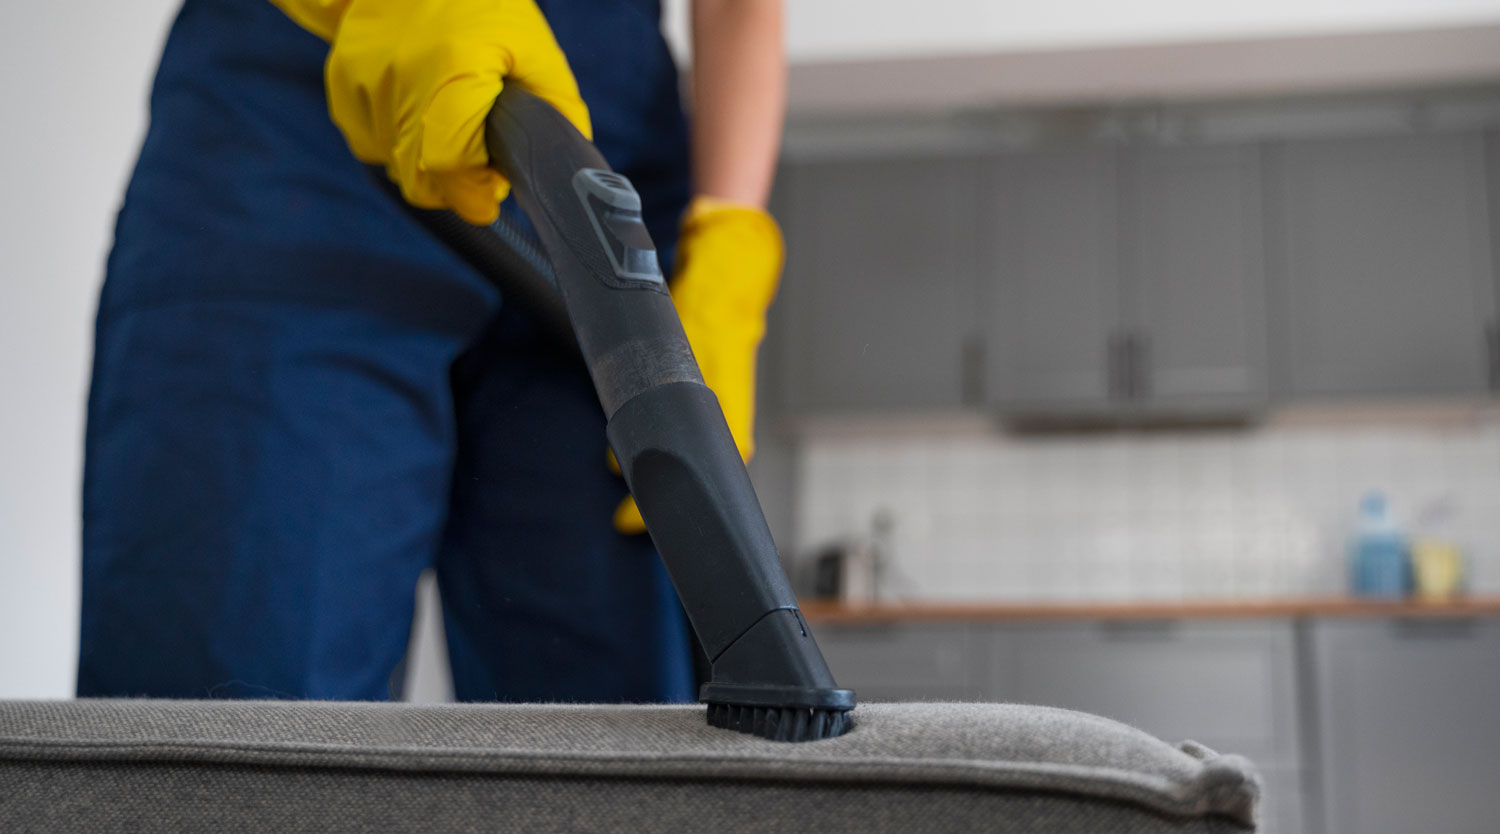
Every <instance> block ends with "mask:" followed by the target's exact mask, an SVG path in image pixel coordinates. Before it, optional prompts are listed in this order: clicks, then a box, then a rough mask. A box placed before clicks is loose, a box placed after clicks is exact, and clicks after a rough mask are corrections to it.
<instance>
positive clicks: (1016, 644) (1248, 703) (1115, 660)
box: [988, 620, 1304, 834]
mask: <svg viewBox="0 0 1500 834" xmlns="http://www.w3.org/2000/svg"><path fill="white" fill-rule="evenodd" d="M1000 642H1001V645H1000V646H999V647H998V657H999V658H1000V659H1002V662H997V663H994V664H992V665H991V668H990V674H991V682H990V686H989V687H988V691H989V692H990V693H992V695H991V697H993V698H996V699H998V700H1006V701H1016V702H1022V703H1032V704H1046V705H1048V706H1057V707H1064V708H1067V709H1074V710H1079V711H1082V712H1090V713H1094V714H1096V715H1102V716H1105V717H1106V718H1113V719H1115V720H1116V721H1120V722H1123V723H1126V724H1130V725H1132V726H1135V727H1139V728H1141V729H1143V730H1145V731H1146V732H1148V733H1151V734H1152V735H1155V736H1157V737H1158V738H1162V739H1164V740H1166V741H1169V742H1178V741H1183V740H1188V739H1191V740H1193V741H1197V742H1200V743H1202V744H1205V745H1207V746H1208V747H1210V748H1213V749H1214V750H1217V751H1219V752H1222V753H1237V754H1240V755H1243V756H1247V757H1249V758H1250V759H1251V760H1252V761H1254V762H1255V764H1256V766H1257V767H1259V768H1260V770H1261V772H1262V775H1263V777H1264V779H1265V794H1264V796H1265V799H1264V804H1263V805H1262V816H1263V819H1264V822H1263V825H1262V830H1263V831H1266V832H1268V833H1269V834H1295V832H1301V831H1303V830H1304V825H1303V817H1304V808H1303V791H1302V785H1301V779H1302V768H1301V761H1300V756H1299V739H1300V738H1301V732H1300V731H1301V726H1300V724H1301V720H1300V714H1299V710H1298V697H1297V677H1296V650H1295V645H1296V643H1295V639H1294V626H1293V624H1292V623H1291V622H1290V621H1261V620H1257V621H1244V622H1241V621H1228V622H1208V621H1192V620H1125V621H1117V622H1110V621H1100V622H1081V623H1067V624H1059V625H1037V626H1027V627H1020V628H1005V629H1003V639H1002V640H1001V641H1000ZM1004 661H1008V662H1004Z"/></svg>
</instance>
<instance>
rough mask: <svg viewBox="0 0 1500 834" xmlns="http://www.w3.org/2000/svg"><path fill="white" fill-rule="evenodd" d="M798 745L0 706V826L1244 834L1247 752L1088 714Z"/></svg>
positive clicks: (481, 718) (462, 712) (678, 713)
mask: <svg viewBox="0 0 1500 834" xmlns="http://www.w3.org/2000/svg"><path fill="white" fill-rule="evenodd" d="M854 721H855V728H854V729H853V730H852V731H851V732H850V733H849V734H848V735H846V736H844V737H841V738H836V739H830V740H827V741H819V742H813V743H807V744H785V743H777V742H772V741H765V740H762V739H758V738H754V737H752V736H746V735H742V734H739V733H731V732H726V731H723V730H716V729H713V728H710V727H707V726H705V723H704V718H703V710H702V708H701V707H691V706H573V705H451V706H410V705H402V704H372V703H328V702H269V701H256V702H247V701H238V702H236V701H229V702H226V701H193V702H189V701H155V700H80V701H50V702H46V701H43V702H0V830H4V831H75V830H76V831H91V832H93V831H206V830H215V831H255V832H264V831H293V832H300V831H309V832H311V831H318V832H324V831H382V832H384V831H423V832H446V831H527V832H582V831H601V832H602V831H640V832H674V834H675V833H676V832H697V831H709V832H739V831H747V832H748V831H836V832H837V831H847V832H861V834H870V833H871V832H888V831H889V832H896V831H900V832H937V831H1003V832H1028V834H1030V833H1032V832H1036V833H1037V834H1040V832H1141V833H1142V834H1145V833H1146V832H1230V831H1234V832H1238V831H1245V830H1251V829H1253V827H1254V819H1255V807H1256V802H1257V799H1258V796H1259V782H1258V779H1257V777H1256V775H1255V773H1254V769H1253V768H1252V767H1251V765H1250V764H1249V763H1248V762H1247V761H1245V760H1244V759H1242V758H1240V757H1237V756H1220V755H1217V754H1215V753H1213V752H1212V751H1209V750H1207V749H1205V748H1202V747H1201V746H1198V745H1194V744H1191V743H1187V744H1184V745H1181V746H1179V747H1173V746H1170V745H1168V744H1165V743H1163V742H1161V741H1158V740H1157V739H1155V738H1153V737H1151V736H1149V735H1147V734H1145V733H1142V732H1140V731H1138V730H1135V729H1132V728H1130V727H1127V726H1125V725H1122V724H1119V723H1116V722H1113V721H1109V720H1106V719H1103V718H1098V717H1094V716H1090V715H1084V714H1081V713H1076V712H1070V711H1066V710H1058V709H1050V708H1045V707H1027V706H1017V705H1009V704H957V703H941V704H874V705H867V706H861V707H860V708H859V709H858V710H857V711H856V712H855V713H854Z"/></svg>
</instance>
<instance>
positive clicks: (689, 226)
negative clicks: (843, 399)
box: [611, 197, 784, 533]
mask: <svg viewBox="0 0 1500 834" xmlns="http://www.w3.org/2000/svg"><path fill="white" fill-rule="evenodd" d="M783 254H784V246H783V244H782V240H781V230H780V229H779V228H777V226H776V221H775V220H773V219H771V215H769V214H767V213H766V212H764V211H762V210H760V209H758V208H755V207H753V206H746V205H741V204H738V203H730V202H725V201H722V200H714V199H712V198H709V197H698V198H697V199H695V200H693V202H692V204H691V205H689V206H688V210H687V213H686V214H685V215H684V216H683V220H682V233H681V236H680V237H679V239H678V243H677V269H676V273H675V275H674V276H673V279H672V284H671V288H672V304H673V306H675V307H676V308H677V315H678V317H679V318H681V319H682V329H683V331H684V332H686V333H687V338H688V344H689V345H690V346H691V347H692V349H693V356H694V357H696V358H697V360H698V367H699V369H700V370H702V371H703V381H704V382H705V383H707V384H708V387H709V388H711V389H713V392H714V394H715V395H716V396H718V398H719V407H720V408H722V409H723V410H724V419H725V422H727V423H728V424H729V432H730V434H732V435H734V443H735V446H736V447H738V448H739V451H740V457H742V458H744V459H745V460H746V461H747V462H748V461H749V460H750V456H751V455H752V454H753V453H754V451H755V434H754V429H755V358H756V350H757V349H758V348H759V347H760V340H761V338H762V337H763V336H764V335H765V332H766V309H767V308H769V307H770V306H771V299H772V298H774V297H775V296H776V285H777V283H778V282H779V281H780V279H781V265H782V258H783ZM611 460H613V459H612V458H611ZM614 521H615V529H617V530H619V531H620V532H622V533H644V532H645V531H646V523H645V521H643V520H642V519H641V513H640V510H639V509H637V508H636V505H635V499H633V498H631V497H629V496H626V498H625V500H624V501H622V502H620V506H619V507H618V508H616V510H615V519H614Z"/></svg>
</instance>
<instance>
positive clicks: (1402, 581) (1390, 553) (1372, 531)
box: [1349, 492, 1412, 599]
mask: <svg viewBox="0 0 1500 834" xmlns="http://www.w3.org/2000/svg"><path fill="white" fill-rule="evenodd" d="M1349 581H1350V583H1349V584H1350V587H1351V588H1352V589H1353V591H1354V593H1355V594H1356V595H1357V596H1362V597H1382V598H1388V599H1400V598H1402V597H1405V596H1407V595H1408V594H1410V593H1411V587H1412V575H1411V558H1410V548H1409V547H1408V544H1407V541H1406V534H1405V533H1404V532H1403V531H1402V530H1401V528H1400V527H1398V526H1397V525H1396V522H1395V521H1393V520H1391V517H1390V514H1389V512H1388V511H1387V508H1386V500H1385V495H1384V493H1380V492H1371V493H1368V494H1366V495H1365V497H1364V499H1363V500H1362V501H1360V505H1359V523H1358V524H1357V525H1356V526H1355V528H1354V535H1353V537H1352V538H1351V539H1350V542H1349Z"/></svg>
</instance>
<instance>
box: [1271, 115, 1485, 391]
mask: <svg viewBox="0 0 1500 834" xmlns="http://www.w3.org/2000/svg"><path fill="white" fill-rule="evenodd" d="M1270 167H1271V170H1272V172H1273V174H1272V176H1271V178H1270V183H1271V186H1272V188H1274V190H1275V198H1274V202H1273V206H1274V207H1275V210H1274V212H1273V216H1274V217H1276V228H1275V235H1274V237H1275V239H1276V241H1277V243H1276V246H1275V247H1274V249H1273V253H1272V254H1273V256H1274V257H1276V258H1278V259H1279V260H1280V262H1281V264H1282V267H1283V274H1282V275H1281V276H1280V279H1281V280H1279V281H1278V282H1277V283H1276V286H1275V288H1276V293H1275V304H1276V315H1274V316H1273V320H1274V322H1275V323H1276V327H1277V329H1276V331H1275V335H1276V340H1277V344H1278V347H1279V351H1278V370H1279V380H1280V383H1281V385H1282V386H1283V387H1284V393H1285V394H1286V395H1288V396H1291V397H1308V396H1313V397H1321V396H1369V395H1434V394H1457V395H1462V394H1475V393H1480V392H1483V391H1485V390H1486V389H1487V388H1488V387H1490V385H1491V384H1492V382H1493V375H1494V374H1495V373H1496V370H1495V368H1493V367H1492V366H1493V364H1494V363H1495V362H1496V357H1495V355H1494V354H1495V352H1496V349H1497V348H1496V346H1495V345H1494V340H1495V335H1494V326H1495V323H1494V316H1495V296H1494V293H1495V285H1494V273H1493V270H1494V262H1493V261H1492V260H1491V251H1490V246H1491V241H1490V227H1489V222H1490V221H1489V213H1488V212H1489V208H1488V206H1487V204H1486V203H1487V200H1486V196H1485V180H1486V177H1485V168H1484V147H1483V139H1482V137H1481V136H1480V135H1479V134H1478V133H1473V134H1461V135H1415V136H1401V137H1382V138H1359V139H1329V140H1316V141H1312V140H1309V141H1297V142H1289V143H1286V144H1284V145H1281V146H1278V147H1276V148H1274V149H1273V151H1272V164H1271V166H1270Z"/></svg>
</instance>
